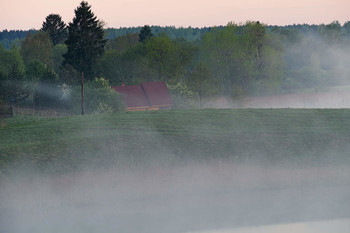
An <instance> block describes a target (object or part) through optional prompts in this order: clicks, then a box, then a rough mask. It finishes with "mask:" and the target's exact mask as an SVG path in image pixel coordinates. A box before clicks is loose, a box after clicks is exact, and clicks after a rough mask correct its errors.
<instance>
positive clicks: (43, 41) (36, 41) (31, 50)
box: [21, 32, 53, 67]
mask: <svg viewBox="0 0 350 233" xmlns="http://www.w3.org/2000/svg"><path fill="white" fill-rule="evenodd" d="M52 48H53V46H52V42H51V39H50V37H49V34H47V33H45V32H37V33H35V34H34V35H33V34H31V33H28V35H27V37H26V38H25V40H24V41H23V42H22V46H21V55H22V57H23V60H24V64H25V65H27V64H29V63H30V62H31V61H32V60H34V59H38V60H39V61H41V62H42V63H44V64H46V65H48V66H50V67H53V60H52Z"/></svg>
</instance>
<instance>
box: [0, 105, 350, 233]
mask: <svg viewBox="0 0 350 233" xmlns="http://www.w3.org/2000/svg"><path fill="white" fill-rule="evenodd" d="M347 115H348V111H347V110H201V111H200V110H192V111H163V112H147V113H121V114H97V115H91V116H85V117H59V118H47V119H46V118H41V119H38V118H33V117H29V118H26V117H24V118H15V119H8V120H6V121H5V123H6V124H7V126H2V129H1V130H2V133H1V134H0V136H1V141H2V142H6V138H8V139H7V140H12V141H13V142H12V143H7V146H5V145H4V144H0V145H1V151H2V152H3V153H5V155H7V156H13V155H15V154H16V155H18V156H19V155H20V156H23V157H17V158H16V159H15V158H13V159H14V160H13V161H12V162H9V161H6V160H3V162H5V164H4V163H3V165H2V170H1V171H2V175H1V176H0V186H1V189H0V226H1V230H2V231H4V232H9V233H12V232H13V233H21V232H23V233H24V232H25V233H38V232H39V233H40V232H43V233H44V232H68V233H79V232H106V233H107V232H145V233H148V232H149V233H151V232H184V233H185V232H202V231H204V232H221V231H223V232H225V229H226V231H227V232H235V230H237V232H239V230H240V229H246V228H251V227H263V228H262V229H264V226H271V225H275V224H291V225H293V224H298V223H302V222H314V221H316V222H320V224H321V223H323V222H326V223H327V222H329V221H333V220H334V221H335V222H336V223H337V221H340V222H341V223H342V224H340V223H339V222H338V224H335V226H334V227H338V228H340V230H341V231H339V232H344V231H345V232H346V229H347V226H348V225H346V223H347V222H348V219H349V217H350V212H349V209H350V208H349V206H350V198H349V197H350V183H349V182H350V169H349V160H348V156H347V151H348V149H347V148H348V147H347V141H348V138H347V135H348V130H347V129H348V125H349V124H350V123H349V121H348V120H346V119H347ZM282 116H283V117H282ZM316 116H317V117H316ZM292 122H293V123H292ZM15 128H16V130H14V129H15ZM47 130H48V131H49V132H55V134H54V135H52V136H51V137H52V138H50V136H49V134H46V133H45V132H46V131H47ZM18 133H20V135H21V136H20V138H16V137H17V135H18ZM39 135H46V137H45V139H44V138H43V136H39ZM37 137H39V138H41V140H40V141H41V142H39V143H37V141H39V140H38V138H37ZM91 139H93V140H91ZM33 143H34V144H33ZM16 144H17V145H16ZM36 148H40V150H37V149H36ZM16 151H19V152H16ZM23 151H26V153H24V154H23V155H22V153H23ZM21 161H24V162H25V164H21ZM16 164H17V165H16ZM16 167H17V168H16ZM344 221H345V225H344V224H343V223H344ZM331 226H332V225H331ZM277 229H278V228H277ZM291 229H293V228H291ZM256 232H258V231H256ZM277 232H278V231H277ZM334 232H337V231H334Z"/></svg>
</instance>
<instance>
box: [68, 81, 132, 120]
mask: <svg viewBox="0 0 350 233" xmlns="http://www.w3.org/2000/svg"><path fill="white" fill-rule="evenodd" d="M84 100H85V112H86V113H88V114H89V113H90V114H91V113H102V112H117V111H123V110H125V103H124V99H123V97H122V95H120V94H119V93H117V92H116V91H115V90H113V89H112V88H111V87H110V86H109V83H108V81H107V80H105V79H104V78H95V79H94V80H93V81H91V82H87V83H86V84H85V86H84ZM67 101H68V103H67V105H68V108H69V110H70V111H72V112H73V113H77V114H79V113H80V112H81V87H80V86H74V87H72V89H71V91H70V94H69V98H68V99H67Z"/></svg>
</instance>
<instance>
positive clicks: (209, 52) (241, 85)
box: [0, 1, 350, 114]
mask: <svg viewBox="0 0 350 233" xmlns="http://www.w3.org/2000/svg"><path fill="white" fill-rule="evenodd" d="M103 26H104V25H103V23H102V22H101V21H99V20H98V19H97V17H96V16H95V15H94V14H93V12H92V11H91V6H90V5H89V4H88V3H87V2H85V1H83V2H81V3H80V5H79V6H78V7H77V9H76V10H75V18H74V19H73V21H72V22H70V23H69V24H68V25H66V24H65V23H64V22H63V21H62V19H61V17H60V15H58V14H51V15H49V16H47V17H46V19H45V21H44V22H43V25H42V28H41V30H40V31H37V32H28V33H27V35H26V37H25V38H24V40H23V41H22V42H21V43H20V44H18V45H14V46H12V47H11V48H10V49H6V48H5V47H4V46H1V45H0V79H1V85H0V99H2V100H3V101H6V102H8V103H10V104H16V105H23V106H30V107H34V108H39V109H40V108H47V107H55V108H61V109H65V110H67V111H71V112H76V113H78V112H80V110H81V113H83V114H84V113H85V111H86V112H88V113H92V112H105V111H118V110H121V109H123V100H122V97H121V96H119V95H118V94H117V93H115V92H114V91H112V90H111V89H110V88H109V87H110V86H114V85H120V84H121V83H122V82H123V83H125V84H127V85H132V84H140V83H141V82H146V81H164V82H166V84H167V86H168V88H169V89H170V91H171V94H172V96H173V98H174V100H175V103H176V106H177V107H178V108H186V107H203V106H204V105H205V102H206V101H208V100H210V99H211V98H214V97H217V96H225V97H227V98H232V99H239V98H241V97H244V96H253V95H266V94H274V93H280V92H286V91H293V90H296V89H303V88H319V87H323V86H334V85H344V84H349V81H350V80H349V74H350V70H349V66H348V65H347V61H348V60H349V58H350V56H349V54H350V53H349V52H350V22H347V23H345V24H344V25H340V24H339V22H337V21H334V22H332V23H330V24H327V25H306V24H305V25H290V26H283V27H281V26H268V25H265V24H263V23H260V22H258V21H254V22H253V21H249V22H246V23H244V24H236V23H234V22H229V23H228V24H227V25H226V26H218V27H210V28H203V29H198V28H175V27H165V28H162V27H155V26H148V25H145V26H144V27H138V28H129V29H128V28H121V29H103ZM118 33H119V34H118ZM0 35H1V34H0ZM0 39H1V38H0ZM85 107H86V109H85Z"/></svg>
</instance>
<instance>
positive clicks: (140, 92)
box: [112, 82, 174, 107]
mask: <svg viewBox="0 0 350 233" xmlns="http://www.w3.org/2000/svg"><path fill="white" fill-rule="evenodd" d="M112 88H113V89H114V90H116V91H117V92H119V93H120V94H123V95H125V103H126V105H127V107H152V106H171V105H174V102H173V100H172V98H171V96H170V93H169V90H168V88H167V87H166V85H165V83H164V82H148V83H142V84H141V85H139V86H138V85H131V86H115V87H112Z"/></svg>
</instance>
